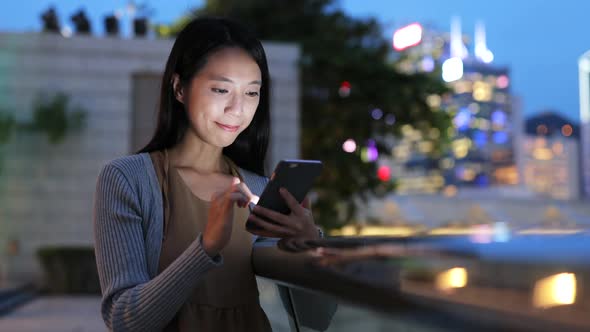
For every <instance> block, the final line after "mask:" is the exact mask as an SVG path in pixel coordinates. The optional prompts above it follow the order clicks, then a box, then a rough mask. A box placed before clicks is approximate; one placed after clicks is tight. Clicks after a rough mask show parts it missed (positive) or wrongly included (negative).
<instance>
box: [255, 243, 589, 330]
mask: <svg viewBox="0 0 590 332" xmlns="http://www.w3.org/2000/svg"><path fill="white" fill-rule="evenodd" d="M488 240H489V241H488ZM589 240H590V233H579V234H574V235H519V236H514V237H512V238H510V239H507V238H503V239H502V240H501V241H495V240H493V239H491V238H490V239H487V240H486V239H482V238H473V237H465V236H437V237H422V238H407V237H406V238H378V237H365V238H360V237H357V238H329V239H323V240H316V241H305V240H293V239H292V240H281V241H279V242H278V243H275V244H273V243H267V244H266V245H263V246H257V247H256V248H255V249H254V256H253V261H254V267H255V270H256V273H257V275H258V277H259V278H258V281H259V286H260V299H261V305H262V307H263V309H264V310H265V312H266V313H267V315H268V316H269V319H270V321H271V325H272V327H273V330H274V331H361V332H368V331H590V297H589V294H590V241H589Z"/></svg>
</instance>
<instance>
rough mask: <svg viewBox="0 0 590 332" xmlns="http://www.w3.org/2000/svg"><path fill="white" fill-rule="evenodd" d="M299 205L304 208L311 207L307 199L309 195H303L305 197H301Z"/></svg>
mask: <svg viewBox="0 0 590 332" xmlns="http://www.w3.org/2000/svg"><path fill="white" fill-rule="evenodd" d="M301 206H303V207H304V208H306V209H308V210H309V209H311V201H310V199H309V196H305V198H304V199H303V202H301Z"/></svg>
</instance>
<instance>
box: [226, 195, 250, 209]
mask: <svg viewBox="0 0 590 332" xmlns="http://www.w3.org/2000/svg"><path fill="white" fill-rule="evenodd" d="M226 202H227V204H226V206H229V205H231V204H232V203H237V204H238V206H239V207H242V208H243V207H246V205H247V204H248V197H246V196H245V195H244V194H242V193H241V192H232V193H229V194H228V195H227V200H226Z"/></svg>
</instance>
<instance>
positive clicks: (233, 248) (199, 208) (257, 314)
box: [150, 151, 272, 332]
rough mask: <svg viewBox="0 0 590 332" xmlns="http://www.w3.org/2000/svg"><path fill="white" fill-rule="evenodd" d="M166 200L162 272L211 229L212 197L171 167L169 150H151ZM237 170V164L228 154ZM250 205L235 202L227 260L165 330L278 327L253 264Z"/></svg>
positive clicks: (234, 171)
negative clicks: (271, 319)
mask: <svg viewBox="0 0 590 332" xmlns="http://www.w3.org/2000/svg"><path fill="white" fill-rule="evenodd" d="M150 156H151V158H152V161H153V163H154V167H155V169H156V173H157V176H158V180H159V182H160V186H161V189H162V197H163V204H164V240H163V242H162V251H161V254H160V261H159V268H158V272H161V271H163V270H164V269H165V268H166V267H167V266H168V265H170V263H172V262H173V261H174V260H175V259H176V258H177V257H178V256H179V255H180V254H181V253H182V252H183V251H184V250H185V249H186V248H187V247H188V246H189V245H190V244H191V243H192V242H193V241H194V239H195V238H196V237H197V235H198V234H199V233H201V232H202V231H203V230H204V229H205V225H206V223H207V215H208V211H209V202H207V201H204V200H201V199H199V198H198V197H197V196H195V195H194V194H193V193H192V191H191V190H190V188H189V187H188V186H187V185H186V183H185V182H184V180H183V179H182V178H181V177H180V174H179V173H178V170H176V169H175V168H174V167H170V163H169V160H168V153H167V152H166V151H156V152H152V153H150ZM226 161H227V162H228V164H229V165H230V169H231V172H232V174H233V175H234V176H238V177H240V175H239V173H238V170H237V167H236V165H235V164H234V163H233V162H232V161H231V160H229V158H226ZM247 218H248V209H245V208H239V207H237V206H236V207H234V223H233V229H232V236H231V240H230V243H229V244H228V245H227V246H226V247H225V248H224V249H223V250H222V251H221V255H222V256H223V265H222V266H221V267H219V268H216V269H213V270H211V271H209V272H207V274H206V275H205V276H204V277H203V278H202V279H201V280H199V281H198V282H197V285H196V287H195V289H194V291H193V293H192V294H191V296H190V298H189V299H188V301H187V302H186V303H185V304H184V305H183V306H182V307H181V309H180V311H179V312H178V313H177V315H176V317H175V318H174V319H173V320H172V321H171V322H170V324H169V325H168V326H167V327H166V329H165V331H179V332H186V331H272V329H271V327H270V324H269V321H268V318H267V317H266V315H265V313H264V311H263V310H262V308H261V307H260V303H259V301H258V288H257V285H256V278H255V277H254V272H253V270H252V262H251V253H252V234H250V233H248V232H246V230H245V223H246V219H247Z"/></svg>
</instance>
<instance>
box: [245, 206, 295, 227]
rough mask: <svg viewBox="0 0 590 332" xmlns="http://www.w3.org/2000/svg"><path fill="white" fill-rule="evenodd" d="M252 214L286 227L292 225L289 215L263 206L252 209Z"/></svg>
mask: <svg viewBox="0 0 590 332" xmlns="http://www.w3.org/2000/svg"><path fill="white" fill-rule="evenodd" d="M252 213H253V214H256V215H259V216H262V217H266V218H267V219H270V220H272V221H274V222H276V223H278V224H281V225H284V226H289V225H290V224H291V223H290V222H289V217H288V216H287V215H284V214H282V213H279V212H276V211H273V210H271V209H267V208H265V207H262V206H255V207H254V209H252Z"/></svg>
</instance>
